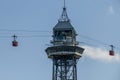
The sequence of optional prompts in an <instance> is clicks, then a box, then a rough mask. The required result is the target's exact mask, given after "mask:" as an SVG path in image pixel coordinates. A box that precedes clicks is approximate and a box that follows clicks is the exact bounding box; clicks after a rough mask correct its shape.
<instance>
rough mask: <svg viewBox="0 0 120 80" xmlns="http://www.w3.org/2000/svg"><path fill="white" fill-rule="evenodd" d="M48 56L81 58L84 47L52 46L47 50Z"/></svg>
mask: <svg viewBox="0 0 120 80" xmlns="http://www.w3.org/2000/svg"><path fill="white" fill-rule="evenodd" d="M45 51H46V53H47V55H48V58H51V59H52V58H55V57H56V58H71V57H73V56H74V57H75V58H76V59H79V58H80V57H81V56H82V53H83V51H84V49H83V48H81V47H78V46H52V47H48V48H47V49H46V50H45Z"/></svg>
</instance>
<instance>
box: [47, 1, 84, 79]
mask: <svg viewBox="0 0 120 80" xmlns="http://www.w3.org/2000/svg"><path fill="white" fill-rule="evenodd" d="M76 36H77V34H76V31H75V29H74V27H73V26H72V25H71V23H70V20H69V18H68V16H67V11H66V7H65V0H64V7H63V12H62V15H61V17H60V19H59V20H58V23H57V24H56V25H55V27H53V35H52V37H53V40H52V41H51V44H52V46H50V47H48V48H47V49H46V50H45V51H46V53H47V56H48V58H50V59H52V61H53V73H52V80H77V60H79V59H80V57H82V53H83V51H84V49H83V48H81V47H79V46H78V44H79V42H78V41H76Z"/></svg>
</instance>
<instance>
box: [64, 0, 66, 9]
mask: <svg viewBox="0 0 120 80" xmlns="http://www.w3.org/2000/svg"><path fill="white" fill-rule="evenodd" d="M65 7H66V1H65V0H64V8H65Z"/></svg>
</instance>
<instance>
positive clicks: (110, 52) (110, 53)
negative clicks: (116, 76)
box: [109, 45, 115, 56]
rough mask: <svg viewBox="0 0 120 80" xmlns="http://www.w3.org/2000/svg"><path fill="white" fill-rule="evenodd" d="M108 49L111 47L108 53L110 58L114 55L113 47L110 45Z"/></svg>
mask: <svg viewBox="0 0 120 80" xmlns="http://www.w3.org/2000/svg"><path fill="white" fill-rule="evenodd" d="M110 47H111V50H110V51H109V55H110V56H114V55H115V53H114V49H113V48H114V46H113V45H110Z"/></svg>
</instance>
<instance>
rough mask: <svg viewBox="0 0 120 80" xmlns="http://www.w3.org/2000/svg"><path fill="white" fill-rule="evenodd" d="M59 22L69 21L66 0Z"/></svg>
mask: <svg viewBox="0 0 120 80" xmlns="http://www.w3.org/2000/svg"><path fill="white" fill-rule="evenodd" d="M59 21H60V22H64V21H69V18H68V15H67V11H66V0H64V7H63V12H62V15H61V17H60V19H59Z"/></svg>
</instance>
